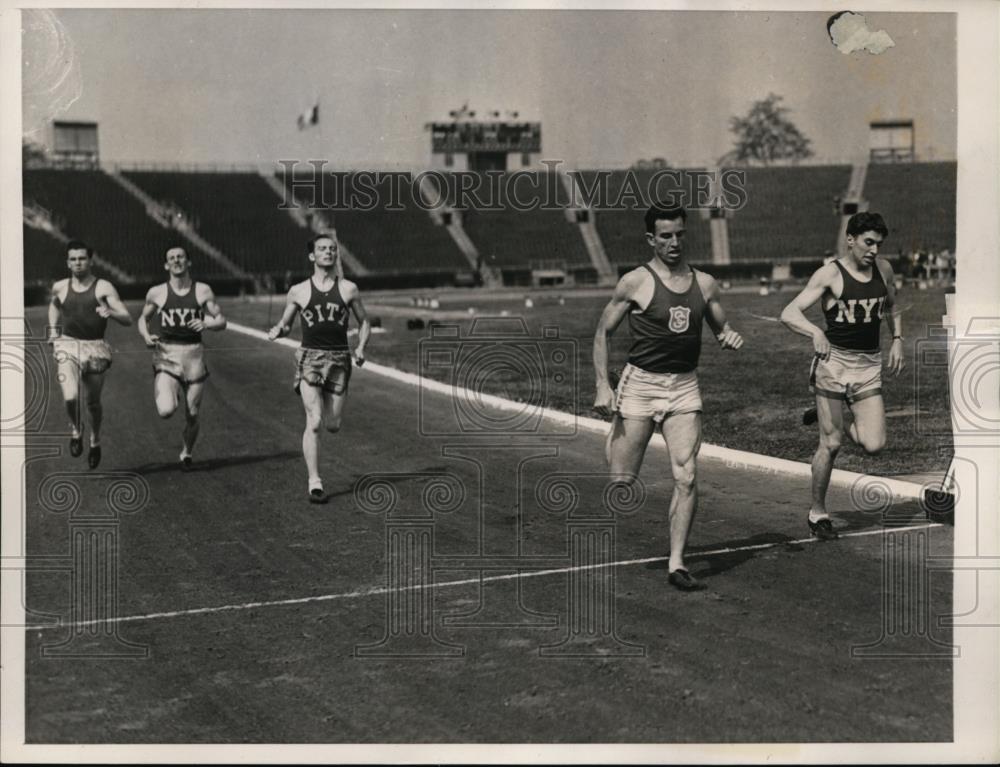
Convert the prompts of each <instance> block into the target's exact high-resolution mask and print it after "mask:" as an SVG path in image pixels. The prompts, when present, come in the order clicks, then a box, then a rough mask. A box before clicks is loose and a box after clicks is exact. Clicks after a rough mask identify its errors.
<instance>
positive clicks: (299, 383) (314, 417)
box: [268, 234, 371, 503]
mask: <svg viewBox="0 0 1000 767" xmlns="http://www.w3.org/2000/svg"><path fill="white" fill-rule="evenodd" d="M308 254H309V260H310V261H311V262H312V264H313V274H312V277H310V278H309V279H308V280H304V281H303V282H300V283H298V284H296V285H293V286H292V288H291V290H289V291H288V302H287V303H286V305H285V311H284V312H283V313H282V315H281V319H280V320H279V321H278V324H277V325H275V326H274V327H273V328H271V330H270V332H269V333H268V338H270V339H271V340H272V341H273V340H276V339H278V338H281V337H283V336H287V335H288V334H289V333H290V332H291V331H292V323H293V322H294V321H295V317H296V315H299V314H301V324H302V346H301V348H300V349H299V350H298V351H297V352H296V353H295V365H296V367H295V381H294V389H295V392H296V394H298V395H299V396H300V397H301V398H302V406H303V407H304V408H305V412H306V427H305V430H304V431H303V432H302V455H303V457H304V458H305V462H306V469H307V470H308V473H309V500H310V501H311V502H312V503H326V501H327V500H328V497H327V495H326V493H325V492H324V491H323V480H322V479H321V478H320V475H319V430H320V426H321V425H325V426H326V430H327V431H328V432H331V433H336V432H338V431H340V424H341V420H342V418H343V413H344V403H345V400H346V398H347V387H348V384H349V382H350V380H351V362H352V355H351V347H350V345H349V344H348V342H347V326H348V324H349V322H350V313H351V312H353V313H354V317H355V319H356V320H357V321H358V324H359V325H360V326H361V327H360V330H359V331H358V345H357V347H356V348H355V350H354V354H353V362H354V364H356V365H357V366H358V367H360V366H361V365H363V364H364V363H365V346H366V345H367V344H368V337H369V335H370V334H371V325H370V323H369V322H368V315H367V314H366V312H365V308H364V305H363V304H362V303H361V295H360V293H359V292H358V286H357V285H355V284H354V283H353V282H351V281H350V280H345V279H344V278H343V277H342V276H340V275H341V271H340V252H339V249H338V246H337V239H336V234H321V235H318V236H317V237H315V238H314V239H312V240H310V241H309V245H308ZM303 384H305V385H304V386H303Z"/></svg>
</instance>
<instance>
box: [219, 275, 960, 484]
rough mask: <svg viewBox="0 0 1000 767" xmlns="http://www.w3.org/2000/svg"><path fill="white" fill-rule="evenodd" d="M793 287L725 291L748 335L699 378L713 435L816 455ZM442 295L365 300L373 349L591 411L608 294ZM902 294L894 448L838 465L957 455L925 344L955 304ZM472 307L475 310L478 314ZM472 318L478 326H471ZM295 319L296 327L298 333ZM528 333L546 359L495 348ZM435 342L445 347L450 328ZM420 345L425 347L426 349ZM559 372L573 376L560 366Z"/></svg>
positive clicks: (943, 389) (891, 428)
mask: <svg viewBox="0 0 1000 767" xmlns="http://www.w3.org/2000/svg"><path fill="white" fill-rule="evenodd" d="M794 290H795V288H786V289H784V290H781V291H778V292H772V293H771V294H770V295H768V296H760V295H758V294H756V293H745V292H741V293H728V294H725V295H724V296H723V299H722V300H723V306H724V307H725V309H726V311H727V314H728V316H729V321H730V323H731V324H732V325H733V327H735V328H736V329H737V330H738V331H739V332H740V333H741V334H742V335H743V338H744V340H745V345H744V347H743V348H742V349H741V350H740V351H738V352H723V351H722V350H720V349H719V348H718V347H717V345H716V343H715V341H714V339H713V338H712V337H711V334H710V332H708V331H706V333H705V336H704V340H703V344H702V355H701V361H700V365H699V378H700V382H701V390H702V398H703V400H704V405H705V417H704V431H703V433H704V439H705V441H706V442H710V443H713V444H716V445H722V446H725V447H729V448H734V449H738V450H748V451H751V452H754V453H760V454H764V455H771V456H776V457H779V458H786V459H789V460H796V461H809V460H811V458H812V454H813V452H814V450H815V447H816V439H817V432H816V427H815V426H809V427H806V426H803V425H802V412H803V411H804V410H805V409H806V408H807V407H809V406H810V405H812V404H813V397H812V395H811V394H810V393H809V391H808V377H809V365H810V362H811V359H812V346H811V343H810V342H809V340H808V339H806V338H805V337H803V336H798V335H795V334H793V333H792V332H790V331H789V330H787V329H786V328H785V327H784V326H783V325H781V324H780V322H778V321H777V318H778V315H779V314H780V312H781V310H782V308H783V307H784V306H785V304H786V303H787V302H788V301H790V300H791V299H792V297H793V295H794ZM421 295H424V296H426V297H430V295H431V294H430V293H426V294H421ZM435 295H436V296H437V298H438V300H439V303H440V306H439V308H438V309H437V310H428V309H418V308H417V307H412V308H411V307H410V306H409V305H408V304H407V302H406V300H405V299H403V300H401V299H399V298H397V297H393V298H392V299H387V298H385V297H379V298H378V299H374V298H373V299H369V300H367V301H366V306H367V307H368V311H369V314H370V315H371V316H372V317H379V318H380V319H381V321H382V326H383V327H384V328H385V330H386V332H385V333H384V334H380V335H377V336H375V337H373V339H372V341H371V342H370V344H369V347H368V357H369V358H370V359H371V360H373V361H376V362H379V363H381V364H385V365H390V366H392V367H397V368H399V369H401V370H406V371H409V372H413V373H420V374H422V375H425V376H428V377H430V378H434V379H436V380H440V381H445V382H454V383H456V384H459V385H465V386H467V387H469V388H474V389H477V390H480V389H481V390H482V391H485V392H487V393H490V394H496V395H498V396H503V397H506V398H509V399H513V400H517V401H530V402H538V401H542V402H543V403H544V404H545V405H547V406H548V407H553V408H556V409H559V410H564V411H567V412H573V413H577V414H579V415H587V416H593V412H592V411H591V405H592V403H593V396H594V371H593V366H592V362H591V360H592V357H591V347H592V343H593V333H594V328H595V327H596V325H597V320H598V317H599V316H600V313H601V310H602V309H603V307H604V305H605V303H606V301H607V297H604V296H595V295H593V291H587V293H586V294H582V293H581V294H574V293H573V292H572V291H565V292H563V293H561V294H560V293H554V292H544V293H531V294H526V295H530V297H531V301H532V303H533V306H531V307H530V308H529V307H527V306H526V305H525V300H524V297H523V296H517V297H511V298H502V297H495V296H488V295H486V294H484V295H483V296H481V297H477V296H475V295H473V296H472V297H469V295H468V294H464V295H463V296H461V297H457V296H452V297H449V293H448V292H446V291H442V292H440V293H437V294H435ZM607 295H608V297H609V296H610V290H609V291H608V292H607ZM560 299H561V300H562V303H560ZM283 302H284V299H283V298H281V297H278V298H275V299H274V301H273V302H271V303H268V302H267V301H263V302H262V301H259V300H257V301H253V302H250V301H242V300H239V299H226V300H223V301H222V306H223V310H224V311H225V313H226V315H227V316H228V317H230V318H231V319H233V320H234V321H237V322H241V323H243V324H247V325H250V326H253V327H258V328H261V329H265V328H266V327H267V326H268V324H269V323H273V322H275V321H276V319H277V318H278V317H279V316H280V313H281V308H282V305H283ZM898 303H899V305H900V307H901V308H902V309H903V315H902V319H903V332H904V335H905V336H906V339H905V341H904V348H905V354H906V369H905V370H904V371H903V372H902V373H901V374H900V375H899V377H898V378H893V377H890V376H888V375H886V376H885V377H884V378H883V396H884V398H885V407H886V413H887V429H888V447H887V448H886V450H885V451H884V452H883V453H882V454H881V455H879V456H876V457H870V456H866V455H865V454H864V452H863V451H862V450H861V449H860V448H858V447H856V446H855V445H853V444H851V443H850V442H849V441H845V445H844V448H843V449H842V451H841V454H840V456H839V457H838V459H837V468H841V469H847V470H850V471H858V472H864V473H866V474H874V475H896V474H912V473H918V472H929V471H943V470H944V469H945V468H946V467H947V465H948V461H949V459H950V457H951V452H952V438H951V415H950V400H949V394H948V377H947V369H946V368H945V367H944V366H943V365H941V364H940V362H939V360H940V359H941V355H940V354H936V355H935V354H928V353H927V352H928V351H934V350H937V351H940V350H941V349H942V348H943V344H942V343H941V342H940V341H937V340H931V339H930V336H929V329H930V328H932V327H934V326H936V325H940V322H941V316H942V315H943V314H944V311H945V303H944V290H943V289H942V288H932V289H930V290H924V291H920V290H917V289H915V288H910V287H907V288H904V289H903V290H901V291H899V293H898ZM470 308H472V309H473V311H474V314H470V313H469V311H468V310H469V309H470ZM504 312H506V317H504V318H503V320H502V321H501V322H498V321H497V320H495V319H492V318H497V317H500V316H501V315H502V314H503V313H504ZM418 317H419V318H421V319H423V320H424V321H425V323H427V327H425V328H423V329H412V330H411V329H408V327H407V321H408V320H411V319H415V318H418ZM477 318H478V319H477ZM811 319H813V321H814V322H817V323H818V324H822V318H821V315H820V314H819V311H818V309H815V308H814V311H813V316H812V317H811ZM474 320H477V321H476V330H477V333H478V337H476V336H473V335H472V330H473V322H474ZM518 320H523V323H524V327H526V328H527V335H526V336H517V335H512V334H511V333H510V330H511V329H512V328H514V329H516V326H517V324H518ZM431 323H434V324H436V325H440V326H451V327H452V328H453V329H454V330H455V332H457V338H456V339H455V340H454V341H452V342H451V343H452V345H453V346H454V347H455V349H456V351H457V353H456V355H455V357H454V360H455V362H454V364H451V365H449V364H441V363H435V364H428V362H429V360H428V357H427V355H426V349H427V345H428V342H430V341H431V340H432V338H431V332H432V331H431V329H430V327H429V326H430V324H431ZM297 325H298V323H296V328H295V330H294V331H293V336H292V337H293V338H298V333H299V331H298V327H297ZM545 328H555V329H556V332H557V337H546V336H545V335H544V333H545V331H544V329H545ZM434 332H435V333H438V332H440V331H437V330H435V331H434ZM550 333H551V331H550ZM518 340H519V341H520V342H521V343H522V344H523V342H525V341H528V342H529V343H528V344H527V346H526V347H525V346H522V349H526V351H524V352H523V353H522V355H521V357H520V359H523V360H534V361H536V363H537V361H538V360H541V361H542V362H541V364H534V363H527V364H519V363H518V361H517V360H518V355H510V354H509V353H503V352H502V351H492V352H491V351H489V350H488V349H489V347H490V346H491V345H492V347H493V348H494V349H497V350H502V349H503V348H504V347H505V346H507V347H508V348H509V344H510V343H514V342H515V341H518ZM435 343H436V345H437V346H439V347H440V338H438V339H435ZM444 343H445V344H448V343H449V342H448V341H447V340H446V341H444ZM629 344H630V338H629V332H628V325H627V322H624V323H623V324H622V326H621V327H620V328H619V329H618V331H617V332H616V333H615V335H614V337H613V339H612V346H611V365H612V367H614V366H621V365H624V363H625V360H626V358H627V356H628V348H629ZM887 345H888V338H887V334H886V332H885V331H883V353H884V356H887V354H888V351H887ZM421 349H424V350H425V353H424V359H423V360H422V359H421ZM558 349H561V350H564V351H566V352H569V353H570V354H571V355H572V356H575V358H576V365H575V367H574V366H572V365H568V366H567V365H566V364H564V365H561V366H560V365H558V364H553V354H554V353H555V351H556V350H558ZM559 359H560V358H559V357H558V356H556V357H555V360H559ZM529 369H534V370H543V371H544V374H543V375H542V377H543V378H544V383H540V376H539V375H535V374H532V373H529V372H526V371H527V370H529ZM559 371H562V372H563V373H565V375H563V376H561V377H560V376H557V375H556V373H557V372H559ZM571 372H572V374H571Z"/></svg>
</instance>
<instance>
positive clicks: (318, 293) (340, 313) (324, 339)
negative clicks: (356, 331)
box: [300, 277, 350, 351]
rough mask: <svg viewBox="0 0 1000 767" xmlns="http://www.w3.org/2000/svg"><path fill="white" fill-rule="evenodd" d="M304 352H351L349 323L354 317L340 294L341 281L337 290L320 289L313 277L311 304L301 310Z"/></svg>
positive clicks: (310, 284) (310, 286)
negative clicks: (329, 350)
mask: <svg viewBox="0 0 1000 767" xmlns="http://www.w3.org/2000/svg"><path fill="white" fill-rule="evenodd" d="M301 309H302V312H301V315H300V316H301V318H302V348H303V349H336V350H338V351H344V350H345V349H349V348H350V346H348V344H347V324H348V322H349V321H350V314H349V312H348V311H347V304H346V303H344V298H343V296H341V295H340V280H339V279H334V281H333V287H331V288H330V289H329V290H327V291H323V290H320V289H319V288H317V287H316V284H315V283H314V282H313V281H312V278H311V277H310V278H309V305H308V306H303V307H301Z"/></svg>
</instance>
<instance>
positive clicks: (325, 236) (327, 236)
mask: <svg viewBox="0 0 1000 767" xmlns="http://www.w3.org/2000/svg"><path fill="white" fill-rule="evenodd" d="M320 240H330V241H331V242H336V241H337V238H336V236H335V235H333V234H331V233H329V232H323V233H322V234H317V235H316V236H315V237H313V238H312V239H311V240H309V242H308V243H306V255H307V256H308V255H311V254H312V253H315V252H316V243H317V242H319V241H320Z"/></svg>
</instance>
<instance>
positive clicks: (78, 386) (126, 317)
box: [46, 240, 132, 469]
mask: <svg viewBox="0 0 1000 767" xmlns="http://www.w3.org/2000/svg"><path fill="white" fill-rule="evenodd" d="M92 261H93V258H92V255H91V252H90V249H89V248H88V247H87V245H86V243H83V242H81V241H80V240H71V241H70V242H68V243H67V244H66V263H67V266H68V267H69V273H70V276H69V277H67V278H66V279H63V280H59V281H58V282H56V283H55V284H54V285H53V286H52V298H51V300H50V301H49V327H48V332H47V334H46V335H47V337H48V340H49V343H50V344H52V350H53V353H54V355H55V358H56V369H57V372H58V379H59V386H60V388H61V389H62V395H63V400H64V401H65V403H66V413H67V415H68V416H69V423H70V429H71V430H72V432H71V436H70V440H69V453H70V455H72V456H73V457H74V458H76V457H78V456H80V455H81V454H82V453H83V421H82V418H81V413H80V394H81V390H82V393H83V396H84V397H85V398H86V402H87V414H88V415H89V416H90V450H89V451H88V452H87V465H88V466H89V467H90V468H91V469H96V468H97V467H98V465H99V464H100V463H101V422H102V420H103V418H104V408H103V406H102V404H101V392H102V391H103V389H104V374H105V373H107V371H108V368H110V367H111V347H110V346H108V343H107V341H105V340H104V333H105V331H106V330H107V327H108V320H109V319H112V320H114V321H115V322H117V323H118V324H120V325H131V324H132V315H130V314H129V313H128V309H126V308H125V304H123V303H122V301H121V298H119V297H118V291H117V290H115V286H114V285H112V284H111V283H110V282H108V281H107V280H104V279H99V278H98V277H96V276H95V275H94V274H92V273H91V271H90V270H91V267H92Z"/></svg>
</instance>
